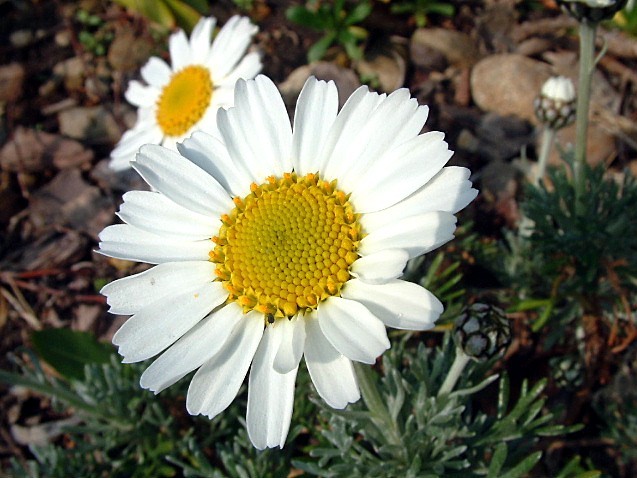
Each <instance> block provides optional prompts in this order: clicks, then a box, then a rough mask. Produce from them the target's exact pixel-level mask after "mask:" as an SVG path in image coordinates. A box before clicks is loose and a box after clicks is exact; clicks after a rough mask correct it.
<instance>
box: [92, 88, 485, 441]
mask: <svg viewBox="0 0 637 478" xmlns="http://www.w3.org/2000/svg"><path fill="white" fill-rule="evenodd" d="M427 112H428V109H427V107H425V106H419V105H418V103H417V101H416V100H415V99H411V98H410V94H409V91H408V90H406V89H402V90H398V91H396V92H394V93H392V94H391V95H389V96H386V95H379V94H376V93H371V92H369V91H368V90H367V87H361V88H359V89H358V90H356V91H355V92H354V93H353V94H352V96H351V97H350V98H349V100H348V101H347V103H346V104H345V105H344V106H343V108H342V110H341V111H340V112H338V94H337V90H336V87H335V85H334V83H333V82H329V83H326V82H323V81H317V80H315V79H314V78H310V79H309V80H308V81H307V82H306V84H305V87H304V88H303V90H302V92H301V94H300V97H299V99H298V103H297V107H296V114H295V117H294V127H293V128H292V127H291V125H290V122H289V119H288V115H287V111H286V109H285V106H284V104H283V101H282V99H281V96H280V94H279V92H278V90H277V88H276V86H275V85H274V84H273V83H272V82H271V81H270V80H269V79H268V78H266V77H264V76H258V77H257V78H256V80H250V81H239V82H238V83H237V87H236V92H235V107H234V108H230V109H229V110H219V113H218V115H219V116H218V126H219V131H220V136H219V138H215V137H213V136H210V135H207V134H204V133H195V134H194V135H193V136H192V138H190V139H187V140H185V141H184V142H183V144H180V145H178V150H179V152H173V151H170V150H168V149H166V148H163V147H161V146H152V145H151V146H145V147H143V148H142V149H141V151H140V153H139V154H138V155H137V160H136V161H135V163H134V165H133V167H134V168H135V169H136V170H137V171H138V172H139V173H140V174H141V175H142V177H143V178H144V179H145V180H146V181H147V182H148V184H149V185H150V186H152V188H153V189H154V190H155V192H142V191H133V192H129V193H127V194H125V195H124V203H123V205H122V206H121V209H120V211H119V216H120V217H121V218H122V219H123V220H124V222H125V223H126V224H119V225H114V226H110V227H108V228H106V229H105V230H104V231H103V232H102V233H101V235H100V239H101V241H102V242H101V243H100V252H101V253H102V254H105V255H107V256H112V257H117V258H121V259H128V260H136V261H143V262H149V263H152V264H158V265H157V266H156V267H154V268H152V269H150V270H148V271H146V272H143V273H141V274H137V275H135V276H131V277H127V278H124V279H120V280H117V281H115V282H113V283H111V284H109V285H107V286H106V287H105V288H104V289H103V290H102V292H103V293H104V294H105V295H106V296H107V298H108V304H109V305H110V307H111V309H110V311H111V312H112V313H115V314H132V317H131V318H129V319H128V321H127V322H126V323H125V324H124V325H123V326H122V327H121V328H120V329H119V331H118V332H117V333H116V335H115V336H114V338H113V342H114V343H115V344H116V345H117V346H118V347H119V353H120V354H122V355H123V356H124V361H125V362H137V361H141V360H146V359H148V358H150V357H154V356H156V355H158V354H161V355H160V356H159V357H158V358H157V359H156V360H155V361H154V362H153V363H152V364H151V365H150V366H149V367H148V369H147V370H146V371H145V372H144V374H143V376H142V378H141V385H142V386H143V387H144V388H148V389H150V390H153V391H154V392H159V391H161V390H163V389H165V388H166V387H168V386H170V385H171V384H173V383H175V382H176V381H177V380H179V379H180V378H182V377H184V376H185V375H186V374H188V373H190V372H191V371H193V370H197V372H196V373H195V375H194V377H193V378H192V381H191V383H190V387H189V390H188V396H187V400H186V406H187V408H188V411H189V412H190V413H192V414H204V415H207V416H209V417H214V416H215V415H217V414H219V413H220V412H222V411H223V410H224V409H225V408H227V407H228V406H229V405H230V403H231V402H232V401H233V400H234V398H235V396H236V394H237V392H238V390H239V387H240V386H241V384H242V383H243V380H244V378H245V376H246V374H247V373H248V369H250V375H249V380H248V382H249V383H248V408H247V427H248V434H249V436H250V439H251V440H252V443H253V444H254V445H255V446H256V447H257V448H265V447H274V446H283V444H284V443H285V439H286V436H287V433H288V429H289V426H290V417H291V415H292V407H293V399H294V386H295V380H296V374H297V370H298V367H299V362H300V360H301V357H304V358H305V362H306V364H307V367H308V370H309V373H310V376H311V378H312V382H313V383H314V386H315V387H316V390H317V392H318V393H319V395H320V396H321V397H322V398H323V399H324V400H325V401H326V402H327V403H328V404H329V405H331V406H332V407H335V408H343V407H345V406H346V405H347V404H348V403H351V402H354V401H356V400H358V399H359V397H360V394H359V389H358V385H357V382H356V377H355V374H354V370H353V367H352V360H356V361H359V362H363V363H368V364H372V363H374V361H375V360H376V358H377V357H378V356H379V355H381V354H382V353H383V352H384V351H385V350H386V349H387V348H389V346H390V344H389V340H388V338H387V333H386V330H385V326H389V327H394V328H399V329H411V330H426V329H429V328H431V327H433V325H434V322H435V321H436V319H437V318H438V317H439V315H440V313H441V312H442V310H443V307H442V304H441V303H440V301H438V299H436V297H434V296H433V295H432V294H431V293H430V292H429V291H427V290H426V289H424V288H422V287H420V286H419V285H417V284H413V283H410V282H405V281H402V280H399V279H398V277H399V276H400V275H401V273H402V271H403V268H404V267H405V264H406V262H407V261H408V260H409V259H410V258H413V257H416V256H419V255H421V254H424V253H426V252H428V251H431V250H432V249H435V248H436V247H438V246H440V245H441V244H444V243H445V242H447V241H449V240H450V239H451V238H453V234H454V230H455V225H456V219H455V217H454V214H455V213H456V212H457V211H459V210H460V209H462V208H463V207H465V206H466V205H467V204H468V203H469V202H470V201H471V200H473V198H474V197H475V196H476V194H477V192H476V191H475V190H474V189H473V188H472V187H471V183H470V181H469V180H468V178H469V171H468V170H467V169H465V168H460V167H444V165H445V164H446V163H447V161H448V160H449V158H450V157H451V155H452V153H451V151H449V149H448V147H447V144H446V143H445V142H444V141H443V134H442V133H439V132H430V133H426V134H422V135H421V134H419V133H420V131H421V129H422V127H423V125H424V123H425V120H426V118H427Z"/></svg>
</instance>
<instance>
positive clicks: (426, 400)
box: [293, 338, 574, 478]
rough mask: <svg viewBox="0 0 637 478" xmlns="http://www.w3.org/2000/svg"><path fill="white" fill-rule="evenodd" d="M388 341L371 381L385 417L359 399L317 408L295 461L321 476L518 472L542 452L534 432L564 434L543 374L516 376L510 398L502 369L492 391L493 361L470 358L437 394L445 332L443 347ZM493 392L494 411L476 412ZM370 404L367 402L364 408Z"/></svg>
mask: <svg viewBox="0 0 637 478" xmlns="http://www.w3.org/2000/svg"><path fill="white" fill-rule="evenodd" d="M404 345H405V343H403V344H395V345H394V347H393V348H392V350H391V351H390V352H388V353H386V354H385V356H384V357H383V372H384V373H383V375H382V377H381V378H380V380H378V383H377V386H378V389H379V395H380V397H381V398H382V402H383V403H384V404H385V406H386V413H387V416H388V417H390V419H389V420H379V419H378V414H372V413H371V412H369V411H366V410H364V409H363V407H361V406H355V407H351V408H350V409H348V410H346V411H334V410H331V409H329V408H327V407H323V415H324V416H325V417H326V419H327V422H328V426H327V427H326V428H325V429H324V430H323V432H322V443H321V445H320V446H317V447H316V448H314V449H312V450H311V451H310V456H311V457H312V458H313V459H312V460H296V461H293V463H294V464H295V466H297V467H299V468H301V469H302V470H304V471H306V472H308V473H310V474H312V475H316V476H322V477H330V478H331V477H361V478H363V477H369V476H383V477H387V478H391V477H440V476H445V477H473V476H475V477H478V476H487V477H494V478H495V477H509V478H512V477H519V476H525V474H526V473H528V472H529V470H531V469H532V468H533V467H534V466H535V465H536V463H537V462H538V461H539V459H540V457H541V452H538V451H536V450H535V449H534V446H535V445H536V444H537V442H538V439H539V437H542V436H552V435H559V434H564V433H568V432H569V431H572V430H573V429H574V427H571V428H569V427H564V426H562V425H556V424H555V416H554V415H553V414H552V413H549V412H547V411H546V410H545V409H544V405H545V399H544V398H543V396H542V392H543V390H544V387H545V386H546V381H545V380H541V381H539V382H538V383H536V384H535V385H534V386H532V387H529V385H528V383H527V382H526V381H524V382H523V384H522V388H521V390H520V394H519V399H518V400H517V402H516V403H513V404H510V403H509V398H508V397H509V381H508V379H507V377H506V375H504V376H503V377H502V378H500V380H499V384H498V387H499V388H498V391H497V392H496V391H495V390H494V389H493V387H495V385H491V386H490V388H486V389H485V387H487V386H488V385H489V384H490V383H491V382H493V378H487V379H485V376H486V375H487V371H488V370H489V367H490V366H492V365H493V361H491V362H487V363H485V364H477V363H473V362H472V363H470V364H469V366H468V368H467V369H465V373H464V375H463V378H462V379H461V380H460V383H459V384H458V386H457V388H456V391H454V392H452V393H450V394H448V395H443V396H437V395H436V394H437V391H438V389H439V387H440V384H441V383H442V381H443V379H444V377H445V375H446V373H447V371H448V370H449V367H450V365H451V361H452V359H453V356H454V353H453V346H452V344H451V342H450V341H449V340H448V338H446V339H445V342H444V344H443V348H442V349H430V348H426V347H424V346H423V345H422V344H421V345H420V346H419V347H418V348H417V349H416V350H415V351H414V350H410V349H409V348H406V347H405V346H404ZM483 389H484V392H482V393H483V394H487V395H493V396H494V398H495V397H497V398H496V400H497V408H496V413H495V415H491V414H487V413H485V412H483V411H478V410H479V408H480V409H481V407H478V406H477V404H476V402H475V399H476V394H477V393H478V392H479V391H481V390H483ZM369 408H370V409H372V408H373V407H369Z"/></svg>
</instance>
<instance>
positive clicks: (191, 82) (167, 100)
mask: <svg viewBox="0 0 637 478" xmlns="http://www.w3.org/2000/svg"><path fill="white" fill-rule="evenodd" d="M212 88H213V84H212V79H211V78H210V72H209V71H208V69H207V68H204V67H203V66H197V65H191V66H187V67H186V68H184V69H183V70H181V71H178V72H177V73H175V74H174V75H173V76H172V78H171V79H170V82H169V83H168V84H167V85H166V86H165V87H164V89H163V91H162V92H161V95H160V96H159V99H158V100H157V123H158V124H159V127H160V128H161V130H162V131H163V132H164V134H165V135H166V136H181V135H183V134H185V133H186V132H187V131H188V130H189V129H190V128H192V127H193V126H194V125H195V124H197V122H198V121H199V120H200V119H201V118H202V117H203V115H204V113H205V112H206V110H207V109H208V106H210V100H211V99H212Z"/></svg>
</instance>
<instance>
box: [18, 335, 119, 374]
mask: <svg viewBox="0 0 637 478" xmlns="http://www.w3.org/2000/svg"><path fill="white" fill-rule="evenodd" d="M31 342H32V343H33V347H34V348H35V351H36V352H37V353H38V354H39V355H40V357H42V358H43V359H44V360H45V361H46V362H48V363H49V365H51V366H52V367H53V368H54V369H55V370H57V371H58V372H60V374H62V375H64V376H65V377H67V378H73V379H76V380H81V379H83V378H84V366H85V365H87V364H92V363H106V362H108V361H109V360H110V358H111V355H113V352H114V350H113V347H112V345H110V344H105V343H101V342H98V341H97V340H96V339H95V336H94V335H92V334H89V333H87V332H79V331H77V330H71V329H63V328H58V329H45V330H39V331H35V332H33V333H32V334H31Z"/></svg>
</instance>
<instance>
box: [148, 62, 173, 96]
mask: <svg viewBox="0 0 637 478" xmlns="http://www.w3.org/2000/svg"><path fill="white" fill-rule="evenodd" d="M140 73H141V74H142V78H143V79H144V81H145V82H146V83H148V84H149V85H151V86H154V87H155V88H160V89H161V88H163V87H164V86H166V85H167V84H168V82H169V81H170V77H171V76H172V73H173V72H172V70H171V69H170V66H168V64H167V63H166V62H165V61H164V60H162V59H161V58H157V57H156V56H151V57H150V59H149V60H148V61H147V62H146V64H145V65H144V66H142V68H141V70H140Z"/></svg>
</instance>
